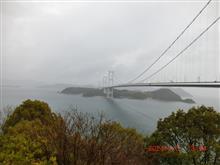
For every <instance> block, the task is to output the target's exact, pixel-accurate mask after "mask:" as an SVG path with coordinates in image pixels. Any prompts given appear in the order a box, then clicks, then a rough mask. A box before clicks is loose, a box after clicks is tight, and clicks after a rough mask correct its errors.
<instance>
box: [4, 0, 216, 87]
mask: <svg viewBox="0 0 220 165" xmlns="http://www.w3.org/2000/svg"><path fill="white" fill-rule="evenodd" d="M206 2H207V1H203V2H189V1H188V2H181V1H174V2H155V3H154V2H142V3H141V2H139V3H138V2H136V3H134V2H133V3H131V2H130V3H128V2H121V3H117V2H114V3H113V2H111V3H110V2H94V3H91V2H90V3H85V2H84V3H61V2H60V3H40V2H31V3H27V2H23V3H22V2H19V3H13V2H9V1H8V2H5V3H3V24H2V25H3V66H2V67H3V79H4V81H5V80H6V81H5V82H7V81H8V80H22V81H29V80H31V81H40V82H44V83H47V84H54V83H71V84H95V85H96V84H98V82H100V81H101V80H102V76H103V75H104V74H105V73H106V72H107V71H108V70H114V71H115V77H116V82H124V81H128V80H130V79H132V78H134V77H135V76H136V75H137V74H139V73H140V72H142V71H143V70H144V69H145V68H146V67H147V66H148V65H149V64H150V63H152V62H153V60H155V59H156V58H157V57H158V56H159V55H160V53H161V52H162V51H163V50H164V49H165V48H166V47H167V46H168V45H169V44H170V43H171V42H172V41H173V40H174V39H175V37H177V35H178V34H179V33H180V32H181V31H182V30H183V29H184V28H185V26H186V25H187V24H188V23H189V22H190V21H191V20H192V18H193V17H194V16H195V15H196V14H197V13H198V12H199V10H200V9H201V8H202V7H203V6H204V5H205V3H206ZM217 6H219V4H217V3H216V2H212V3H211V4H210V5H209V7H208V8H207V10H206V11H205V12H204V13H203V14H202V15H201V17H200V18H199V19H198V20H197V21H196V22H195V24H193V26H192V28H190V29H189V31H188V32H187V33H186V34H185V35H184V36H183V38H182V40H181V41H180V42H178V43H177V44H176V47H175V48H174V49H172V50H171V51H170V52H169V53H168V54H167V57H166V58H164V59H163V60H161V62H160V63H159V64H158V66H155V69H156V68H158V67H159V65H161V64H164V63H166V61H167V60H168V59H169V58H171V57H173V56H175V55H176V54H177V53H178V52H179V51H180V50H181V49H183V48H184V47H185V46H186V44H187V43H189V42H190V41H191V40H192V39H193V38H194V37H195V36H197V35H198V34H199V33H201V31H202V30H203V29H204V28H205V27H207V26H208V25H209V24H210V23H211V22H212V21H213V20H214V19H215V18H216V17H217V16H218V15H219V13H218V7H217ZM218 29H219V23H218V25H217V26H214V27H213V28H212V29H211V30H210V32H208V34H207V35H206V36H204V37H203V38H202V39H201V40H200V41H199V42H198V43H197V44H196V45H195V46H193V47H192V49H190V50H189V51H188V52H186V53H187V54H188V55H187V56H185V57H184V58H179V59H178V60H177V62H176V63H174V66H172V68H171V67H169V68H167V70H166V71H165V72H164V73H162V74H163V75H162V76H163V77H164V80H171V79H174V80H175V79H176V78H177V79H178V80H182V79H184V78H185V79H186V80H196V79H197V77H198V76H201V79H202V80H214V79H218V80H220V77H219V57H218V55H219V36H218V33H219V31H218ZM198 58H199V59H201V60H202V61H203V62H201V63H197V62H196V59H198ZM177 66H178V67H179V68H178V69H177ZM175 67H176V69H175ZM155 69H153V70H152V72H153V71H154V70H155ZM213 70H214V72H213ZM171 72H172V73H171ZM148 75H149V74H148ZM184 76H185V77H184ZM154 80H155V81H157V78H155V79H154Z"/></svg>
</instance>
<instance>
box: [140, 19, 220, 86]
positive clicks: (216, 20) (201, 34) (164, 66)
mask: <svg viewBox="0 0 220 165" xmlns="http://www.w3.org/2000/svg"><path fill="white" fill-rule="evenodd" d="M219 19H220V17H218V18H217V19H215V21H214V22H212V23H211V24H210V25H209V26H208V27H207V28H206V29H205V30H204V31H203V32H202V33H200V35H198V36H197V37H196V38H195V39H194V40H193V41H192V42H191V43H190V44H188V45H187V46H186V47H185V48H184V49H183V50H182V51H181V52H180V53H178V54H177V55H176V56H175V57H174V58H172V59H171V60H170V61H169V62H168V63H166V64H165V65H163V66H162V67H161V68H160V69H158V70H157V71H156V72H154V73H153V74H151V75H150V76H148V77H147V78H145V79H143V80H142V81H141V82H143V81H146V80H148V79H150V78H151V77H153V76H155V75H156V74H157V73H159V72H160V71H161V70H163V69H164V68H166V67H167V66H168V65H169V64H170V63H172V62H173V61H174V60H175V59H176V58H177V57H179V56H180V55H182V54H183V53H184V52H185V51H186V50H187V49H188V48H189V47H190V46H192V45H193V44H194V43H195V42H196V41H197V40H198V39H199V38H200V37H202V36H203V34H205V33H206V32H207V31H208V30H209V29H210V28H211V27H212V26H213V25H214V24H216V23H217V22H218V21H219Z"/></svg>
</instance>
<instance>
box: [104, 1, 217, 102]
mask: <svg viewBox="0 0 220 165" xmlns="http://www.w3.org/2000/svg"><path fill="white" fill-rule="evenodd" d="M211 1H212V0H208V1H207V2H206V4H205V5H204V7H203V8H202V9H201V10H200V11H199V12H198V13H197V14H196V15H195V17H194V18H193V19H192V21H191V22H190V23H189V24H188V25H187V26H186V27H185V28H184V29H183V31H181V32H180V34H179V35H178V36H177V37H176V39H175V40H174V41H173V42H171V44H169V46H168V47H167V48H166V49H165V50H164V51H163V52H162V53H161V54H160V55H159V56H158V57H157V58H156V59H155V61H153V63H151V65H149V66H148V67H147V68H146V69H145V70H144V71H143V72H141V73H140V74H139V75H137V76H136V77H135V78H133V79H132V80H131V81H129V82H127V83H123V84H116V85H115V84H114V83H113V82H114V72H113V71H109V72H108V75H107V76H104V77H103V90H104V93H105V94H106V96H107V97H109V98H112V97H113V91H114V90H113V89H114V88H120V87H195V88H197V87H198V88H220V67H219V66H220V49H219V38H217V39H218V41H217V40H213V38H211V39H208V34H207V32H209V31H211V30H210V29H212V30H213V28H214V26H215V25H217V23H218V21H219V20H220V16H219V15H218V14H219V13H218V14H217V17H216V18H211V19H210V22H211V23H207V22H208V21H207V17H206V18H205V19H204V20H205V21H206V22H205V23H206V24H207V26H206V27H205V28H204V29H203V30H202V31H201V32H199V34H198V35H197V36H196V37H195V38H193V39H191V41H187V42H185V43H187V44H179V45H181V46H182V45H183V46H184V47H183V48H182V49H181V50H179V49H177V52H176V54H173V52H172V55H169V56H168V57H169V58H166V59H164V58H163V57H164V56H165V55H167V53H168V52H169V50H170V49H171V48H173V47H174V45H175V44H176V43H177V42H179V40H180V39H182V36H183V35H184V34H185V33H186V32H187V31H188V29H189V28H190V27H191V26H192V25H193V24H194V23H195V21H197V18H198V17H200V15H201V14H202V13H203V11H204V10H206V8H208V7H209V5H210V3H211ZM215 5H216V6H217V5H218V3H217V4H215ZM206 14H207V13H206ZM213 20H214V21H213ZM197 22H198V21H197ZM200 22H201V20H200ZM201 24H202V25H203V24H204V22H201ZM206 24H205V25H206ZM215 27H216V29H217V28H218V26H215ZM212 32H215V33H214V34H211V36H218V37H219V35H218V34H216V33H218V32H219V30H216V31H212ZM204 37H207V38H204ZM202 38H203V39H202ZM199 40H202V42H205V43H203V44H202V45H201V43H200V45H199V46H198V47H197V48H196V49H195V47H194V49H193V50H191V51H192V52H191V54H190V53H189V50H190V48H191V47H192V46H194V45H195V43H196V42H198V41H199ZM210 40H212V41H214V43H210V42H209V41H210ZM180 42H181V41H180ZM210 47H211V49H210ZM174 50H175V49H174ZM196 50H197V52H196ZM187 51H188V52H187ZM162 58H163V60H165V61H162V64H161V63H159V61H160V62H161V59H162ZM210 61H211V63H210ZM158 63H159V64H158ZM155 65H156V66H155ZM210 68H211V69H212V70H210ZM155 77H156V78H155ZM171 77H172V78H171ZM186 77H187V81H186ZM207 77H208V78H207ZM195 78H196V80H195ZM201 79H202V80H201Z"/></svg>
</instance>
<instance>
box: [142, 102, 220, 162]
mask: <svg viewBox="0 0 220 165" xmlns="http://www.w3.org/2000/svg"><path fill="white" fill-rule="evenodd" d="M152 145H154V146H155V145H156V146H172V147H173V148H177V146H179V149H178V150H176V151H161V150H160V151H159V152H155V153H150V152H148V154H147V156H157V157H160V160H161V163H163V164H194V165H198V164H199V165H201V164H209V165H211V164H213V165H218V164H220V113H219V112H217V111H215V110H214V109H213V108H212V107H205V106H201V107H193V108H191V109H190V110H189V111H188V112H184V111H183V110H178V111H177V112H175V113H174V112H173V113H172V114H171V115H170V116H169V117H167V118H164V119H160V120H159V121H158V124H157V130H156V131H155V132H154V133H153V134H152V135H151V136H150V137H148V138H146V146H147V147H149V146H152ZM204 148H206V149H205V150H202V149H204Z"/></svg>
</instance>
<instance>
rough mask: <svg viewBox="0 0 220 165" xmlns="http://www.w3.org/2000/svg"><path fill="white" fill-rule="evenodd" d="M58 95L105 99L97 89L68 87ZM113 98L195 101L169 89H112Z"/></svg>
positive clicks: (101, 90) (100, 90)
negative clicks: (144, 90)
mask: <svg viewBox="0 0 220 165" xmlns="http://www.w3.org/2000/svg"><path fill="white" fill-rule="evenodd" d="M60 93H62V94H68V95H79V94H80V95H82V96H83V97H95V96H101V97H105V94H104V92H103V89H98V88H84V87H68V88H65V89H64V90H62V91H61V92H60ZM114 98H127V99H137V100H145V99H149V98H151V99H154V100H160V101H169V102H172V101H175V102H184V103H190V104H193V103H195V101H194V100H193V99H191V98H187V99H182V98H181V96H179V95H177V94H176V93H175V92H173V91H172V90H170V89H166V88H161V89H158V90H154V91H147V92H141V91H130V90H118V89H114Z"/></svg>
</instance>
